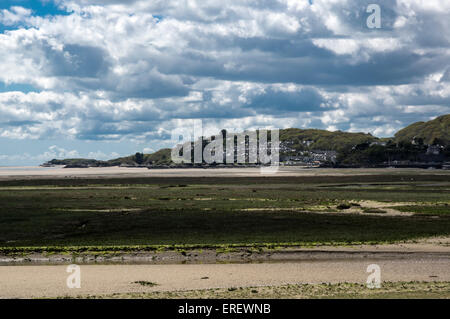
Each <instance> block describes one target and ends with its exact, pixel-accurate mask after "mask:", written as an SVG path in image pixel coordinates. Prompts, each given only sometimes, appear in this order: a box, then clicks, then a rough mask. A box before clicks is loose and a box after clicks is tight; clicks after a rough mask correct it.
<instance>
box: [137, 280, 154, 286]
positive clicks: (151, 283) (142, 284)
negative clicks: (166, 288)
mask: <svg viewBox="0 0 450 319" xmlns="http://www.w3.org/2000/svg"><path fill="white" fill-rule="evenodd" d="M133 283H134V284H138V285H141V286H144V287H155V286H158V284H157V283H154V282H151V281H145V280H139V281H135V282H133Z"/></svg>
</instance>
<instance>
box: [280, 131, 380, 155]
mask: <svg viewBox="0 0 450 319" xmlns="http://www.w3.org/2000/svg"><path fill="white" fill-rule="evenodd" d="M378 140H379V139H378V138H377V137H374V136H372V135H370V134H365V133H349V132H341V131H336V132H330V131H326V130H317V129H307V130H302V129H298V128H288V129H284V130H280V142H282V143H287V144H289V147H290V148H293V149H295V150H331V151H341V150H343V149H346V148H348V147H352V146H354V145H357V144H362V143H367V142H369V143H370V142H375V141H378Z"/></svg>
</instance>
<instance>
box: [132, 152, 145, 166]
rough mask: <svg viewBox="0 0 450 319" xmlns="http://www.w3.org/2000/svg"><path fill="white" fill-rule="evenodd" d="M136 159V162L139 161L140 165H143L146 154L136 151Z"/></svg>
mask: <svg viewBox="0 0 450 319" xmlns="http://www.w3.org/2000/svg"><path fill="white" fill-rule="evenodd" d="M134 161H135V162H136V163H138V164H139V165H141V164H142V163H144V154H143V153H139V152H138V153H136V154H135V155H134Z"/></svg>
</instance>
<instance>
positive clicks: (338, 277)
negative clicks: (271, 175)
mask: <svg viewBox="0 0 450 319" xmlns="http://www.w3.org/2000/svg"><path fill="white" fill-rule="evenodd" d="M370 264H377V265H379V266H380V268H381V278H382V281H390V282H392V281H393V282H395V281H450V272H449V271H448V269H449V266H450V259H449V258H448V257H440V258H425V259H423V258H406V259H398V258H392V259H387V260H378V259H367V260H340V261H333V260H329V261H302V262H288V263H260V264H208V265H81V266H80V267H81V268H80V269H81V288H79V289H77V288H72V289H69V288H68V287H67V285H66V279H67V277H68V276H69V274H68V273H67V272H66V267H67V265H61V266H1V267H0V287H1V289H0V297H1V298H42V297H63V296H72V297H73V296H79V295H108V294H114V293H130V292H151V291H180V290H194V289H208V288H229V287H253V286H276V285H283V284H301V283H338V282H354V283H362V284H363V283H365V282H366V279H367V276H368V275H369V273H367V272H366V270H367V266H368V265H370ZM136 281H148V282H152V283H156V284H157V285H156V286H154V287H146V286H142V285H139V284H136V283H135V282H136Z"/></svg>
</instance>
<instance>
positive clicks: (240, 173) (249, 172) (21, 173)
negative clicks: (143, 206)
mask: <svg viewBox="0 0 450 319" xmlns="http://www.w3.org/2000/svg"><path fill="white" fill-rule="evenodd" d="M378 174H418V175H421V174H426V175H433V174H436V175H449V176H450V170H424V169H415V168H395V169H393V168H373V169H366V168H361V169H340V168H337V169H336V168H303V167H280V168H279V170H278V172H276V173H275V174H265V173H261V170H260V169H259V168H211V169H201V168H188V169H147V168H138V167H136V168H127V167H91V168H63V167H51V168H43V167H37V166H36V167H0V180H11V179H46V178H50V179H51V178H56V179H61V178H100V177H108V178H121V177H209V176H211V177H214V176H216V177H256V176H348V175H353V176H354V175H378Z"/></svg>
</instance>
